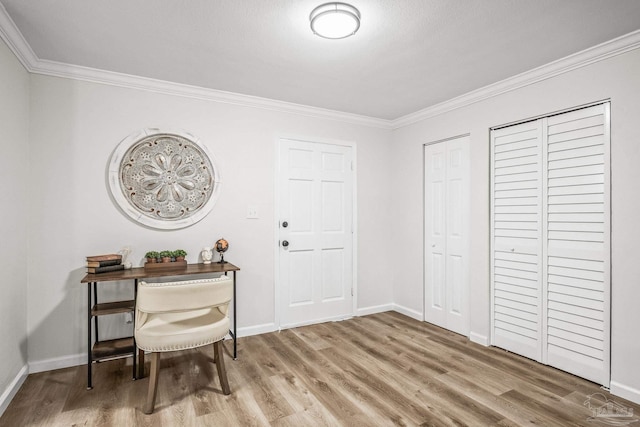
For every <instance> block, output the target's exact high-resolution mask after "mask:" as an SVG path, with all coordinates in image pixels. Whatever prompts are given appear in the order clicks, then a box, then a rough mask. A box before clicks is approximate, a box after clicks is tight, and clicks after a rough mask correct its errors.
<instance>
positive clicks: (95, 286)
mask: <svg viewBox="0 0 640 427" xmlns="http://www.w3.org/2000/svg"><path fill="white" fill-rule="evenodd" d="M93 305H95V306H97V305H98V282H93ZM89 310H91V309H89ZM93 324H94V330H95V334H96V342H98V341H100V336H99V335H98V331H99V330H100V328H98V316H94V318H93Z"/></svg>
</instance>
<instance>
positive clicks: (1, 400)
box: [0, 365, 29, 417]
mask: <svg viewBox="0 0 640 427" xmlns="http://www.w3.org/2000/svg"><path fill="white" fill-rule="evenodd" d="M27 375H29V367H28V366H27V365H24V366H23V367H22V369H20V371H19V372H18V375H16V377H15V378H14V379H13V381H11V383H10V384H9V385H8V386H7V388H6V390H5V391H4V392H3V393H2V395H0V417H1V416H2V414H4V411H6V410H7V407H8V406H9V403H11V400H13V398H14V396H15V395H16V393H17V392H18V390H20V387H22V383H24V380H26V379H27Z"/></svg>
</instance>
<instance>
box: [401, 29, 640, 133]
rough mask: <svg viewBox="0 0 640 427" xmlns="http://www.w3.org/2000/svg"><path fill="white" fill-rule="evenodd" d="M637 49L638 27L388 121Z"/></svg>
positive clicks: (424, 114) (407, 120) (441, 109)
mask: <svg viewBox="0 0 640 427" xmlns="http://www.w3.org/2000/svg"><path fill="white" fill-rule="evenodd" d="M638 48H640V30H636V31H633V32H631V33H628V34H625V35H623V36H620V37H617V38H615V39H613V40H609V41H606V42H604V43H601V44H599V45H596V46H593V47H590V48H587V49H585V50H583V51H580V52H577V53H574V54H572V55H569V56H566V57H564V58H561V59H558V60H556V61H553V62H550V63H548V64H545V65H542V66H540V67H537V68H534V69H532V70H529V71H525V72H524V73H520V74H517V75H515V76H512V77H509V78H506V79H504V80H501V81H499V82H496V83H492V84H490V85H487V86H484V87H481V88H479V89H476V90H473V91H471V92H467V93H465V94H464V95H461V96H457V97H455V98H451V99H449V100H447V101H444V102H441V103H439V104H436V105H432V106H430V107H427V108H424V109H422V110H419V111H416V112H415V113H411V114H407V115H406V116H403V117H400V118H397V119H395V120H392V121H391V126H392V128H393V129H399V128H402V127H405V126H408V125H411V124H413V123H416V122H419V121H421V120H425V119H428V118H431V117H435V116H439V115H441V114H444V113H447V112H449V111H453V110H457V109H459V108H463V107H466V106H468V105H471V104H475V103H476V102H480V101H483V100H485V99H488V98H493V97H494V96H498V95H502V94H503V93H506V92H511V91H514V90H516V89H520V88H523V87H526V86H530V85H532V84H535V83H538V82H541V81H543V80H547V79H550V78H552V77H556V76H559V75H562V74H565V73H568V72H570V71H573V70H576V69H578V68H582V67H586V66H588V65H591V64H594V63H596V62H600V61H604V60H606V59H609V58H612V57H614V56H617V55H621V54H623V53H626V52H629V51H631V50H634V49H638Z"/></svg>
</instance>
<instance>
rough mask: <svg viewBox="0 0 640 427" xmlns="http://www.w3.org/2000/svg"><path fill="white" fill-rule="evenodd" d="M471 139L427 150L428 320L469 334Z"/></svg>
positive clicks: (426, 292) (426, 148) (426, 237)
mask: <svg viewBox="0 0 640 427" xmlns="http://www.w3.org/2000/svg"><path fill="white" fill-rule="evenodd" d="M468 144H469V138H468V137H461V138H456V139H452V140H448V141H443V142H440V143H436V144H431V145H427V146H425V148H424V167H425V182H424V189H425V199H424V201H425V205H424V213H425V222H424V224H425V240H424V242H425V247H424V254H425V262H424V268H425V276H424V277H425V303H424V306H425V320H426V321H427V322H430V323H433V324H436V325H438V326H441V327H444V328H447V329H450V330H452V331H454V332H457V333H460V334H463V335H468V334H469V318H468V265H467V263H468V260H467V256H468V255H467V251H468V231H467V230H468V216H469V202H468V198H469V193H468V188H469V182H468V181H469V176H468V171H469V164H468V152H469V148H468Z"/></svg>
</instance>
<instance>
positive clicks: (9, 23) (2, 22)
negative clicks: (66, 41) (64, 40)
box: [0, 3, 38, 72]
mask: <svg viewBox="0 0 640 427" xmlns="http://www.w3.org/2000/svg"><path fill="white" fill-rule="evenodd" d="M0 38H2V40H4V41H5V43H7V46H9V49H11V51H12V52H13V54H14V55H15V56H16V58H18V60H19V61H20V62H21V63H22V66H23V67H24V68H26V69H27V71H29V72H31V70H32V68H33V64H35V63H36V62H38V57H37V56H36V54H35V53H33V50H32V49H31V46H29V43H27V41H26V40H25V39H24V37H23V36H22V33H21V32H20V30H18V27H17V26H16V24H15V22H13V19H11V17H10V16H9V14H8V13H7V10H6V9H5V8H4V5H3V4H2V3H0Z"/></svg>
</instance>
